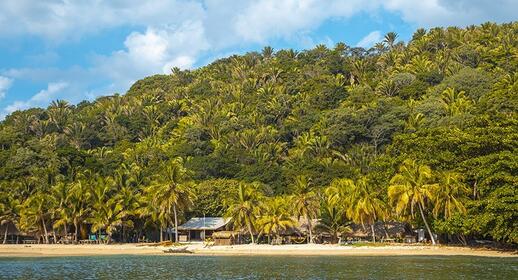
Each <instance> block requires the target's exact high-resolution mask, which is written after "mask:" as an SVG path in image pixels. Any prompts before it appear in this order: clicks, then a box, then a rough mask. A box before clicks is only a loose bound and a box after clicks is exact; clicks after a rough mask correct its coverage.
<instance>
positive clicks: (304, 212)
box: [291, 176, 320, 243]
mask: <svg viewBox="0 0 518 280" xmlns="http://www.w3.org/2000/svg"><path fill="white" fill-rule="evenodd" d="M294 188H295V192H294V194H293V195H292V197H291V199H292V203H293V204H292V205H293V206H294V208H295V213H296V215H297V219H298V220H300V218H301V217H303V218H304V219H305V220H306V223H307V225H308V233H309V239H308V243H313V225H312V219H315V218H316V217H317V216H318V210H319V208H320V201H319V199H318V196H317V193H316V192H314V191H313V189H312V182H311V179H310V178H307V177H306V176H298V177H297V178H295V184H294Z"/></svg>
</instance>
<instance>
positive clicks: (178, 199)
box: [0, 22, 518, 243]
mask: <svg viewBox="0 0 518 280" xmlns="http://www.w3.org/2000/svg"><path fill="white" fill-rule="evenodd" d="M517 32H518V23H516V22H513V23H507V24H500V25H497V24H493V23H485V24H482V25H480V26H471V27H468V28H465V29H460V28H433V29H430V30H428V31H427V30H424V29H419V30H417V31H416V33H415V34H414V36H413V37H412V40H410V41H409V42H407V43H404V42H401V41H399V40H398V35H397V34H396V33H393V32H390V33H388V34H387V35H386V36H385V37H384V38H383V42H379V43H378V44H376V45H375V46H374V47H373V48H372V49H369V50H366V49H363V48H356V47H350V46H347V45H345V44H343V43H338V44H337V45H336V47H334V48H333V49H329V48H327V47H326V46H324V45H319V46H316V47H315V48H314V49H310V50H303V51H295V50H278V51H277V50H274V49H273V48H271V47H265V48H264V49H263V50H262V51H261V52H260V53H258V52H251V53H247V54H244V55H234V56H231V57H228V58H223V59H219V60H217V61H214V62H213V63H211V64H209V65H207V66H204V67H201V68H199V69H195V70H192V71H190V70H189V71H187V70H186V71H181V70H180V69H178V68H174V69H171V70H172V73H171V74H170V75H155V76H151V77H147V78H144V79H142V80H140V81H137V82H136V83H135V84H134V85H133V86H132V87H131V88H130V90H129V91H128V92H127V93H126V94H124V95H119V94H115V95H113V96H106V97H101V98H98V99H97V100H95V101H93V102H86V101H85V102H81V103H79V104H77V105H75V106H74V105H71V104H68V103H67V102H65V101H59V100H56V101H55V102H53V103H52V104H50V105H49V107H48V108H45V109H40V108H32V109H28V110H25V111H17V112H14V113H12V114H10V115H8V116H7V117H6V119H5V120H4V121H2V122H1V123H0V202H1V204H0V211H1V212H0V217H2V219H3V221H8V222H9V223H14V224H15V225H17V226H19V227H21V228H23V229H25V230H27V231H34V232H37V233H39V234H43V232H44V231H45V230H58V231H61V230H63V231H73V232H74V233H75V236H76V238H77V236H78V234H79V233H80V232H81V231H85V230H86V228H88V229H91V228H92V226H93V228H94V229H95V230H97V229H99V230H100V231H101V232H106V233H108V234H109V235H113V237H115V238H116V239H120V240H124V239H126V237H127V235H128V234H127V232H126V231H132V232H133V233H134V234H136V233H139V234H140V232H142V230H143V229H157V228H162V229H165V228H166V227H172V226H173V220H175V219H174V218H173V216H177V217H176V220H177V222H178V221H182V220H184V219H187V218H189V217H191V216H201V215H207V216H209V215H213V216H219V215H227V216H232V217H238V218H239V219H238V221H237V224H236V226H237V228H243V229H245V230H246V231H249V232H250V233H251V234H252V235H253V234H254V233H258V231H259V230H260V229H258V228H257V229H256V228H255V227H256V226H258V225H256V224H255V220H256V218H258V215H259V214H258V213H260V212H261V211H259V210H261V208H262V206H265V205H267V204H263V203H262V200H265V201H266V200H267V201H270V202H272V203H273V204H272V205H274V204H275V203H277V204H280V202H278V201H277V200H276V198H274V197H277V196H282V197H286V196H290V198H291V199H295V200H296V203H295V205H296V206H297V207H296V208H297V211H295V212H297V213H291V214H293V215H294V216H300V217H304V218H305V219H308V220H311V219H310V218H316V217H319V218H320V219H321V221H322V229H323V230H325V231H327V232H328V233H330V234H331V235H332V236H333V238H338V236H339V235H340V234H341V233H343V232H344V231H346V225H347V223H348V220H349V219H353V220H355V221H357V222H358V221H359V222H360V223H361V222H362V221H366V222H365V223H371V222H372V221H374V220H380V219H382V218H381V217H380V215H378V214H379V213H376V215H372V213H374V212H381V211H374V210H372V209H374V208H372V207H363V210H362V211H360V210H357V211H356V212H354V213H353V212H351V211H349V212H350V213H349V214H348V213H347V209H346V207H344V205H342V206H340V205H339V204H336V202H334V203H335V204H332V202H333V201H334V200H333V198H332V197H330V196H328V195H326V194H325V191H324V190H325V189H327V188H326V187H328V186H331V187H333V188H336V187H337V186H336V184H337V183H336V182H342V183H343V182H345V180H350V182H353V183H354V184H353V185H361V186H362V187H361V188H358V190H363V191H359V192H358V193H360V194H362V195H358V196H357V197H356V198H357V199H356V200H355V201H351V203H350V205H356V206H357V205H360V204H361V205H367V204H369V205H371V206H372V205H374V204H376V205H378V206H380V207H375V208H380V209H381V208H382V207H381V205H382V204H383V205H386V206H387V205H388V207H386V209H385V210H386V211H385V212H386V213H385V214H386V215H384V216H386V217H388V218H392V219H396V218H397V219H402V218H403V217H404V218H405V219H408V220H410V221H411V222H412V223H413V224H414V225H420V224H421V223H422V222H423V221H424V220H429V221H430V226H431V227H432V229H433V230H435V231H436V232H439V233H448V234H453V235H459V236H462V238H465V239H466V238H468V239H469V238H481V237H484V238H491V239H494V240H499V241H503V242H511V243H517V242H518V237H517V236H518V233H517V230H516V229H517V228H518V226H517V224H516V221H517V220H518V218H517V217H516V213H517V212H518V211H516V207H517V202H516V200H517V198H516V197H517V194H516V187H515V186H517V185H518V184H517V179H516V178H517V174H516V170H518V168H517V167H516V162H518V160H517V159H516V156H514V155H515V154H518V153H517V147H518V140H517V139H518V120H517V116H516V114H517V112H518V98H517V96H518V74H516V73H517V72H518V71H517V70H518V63H517V61H518V60H517V59H516V57H517V55H518V43H517V42H518V41H517V37H516V34H517ZM179 158H182V160H180V159H179ZM403 162H405V163H404V164H403ZM410 162H412V164H410ZM402 166H403V167H405V166H406V167H408V168H409V170H414V171H416V170H418V171H419V172H417V171H416V172H413V173H412V172H410V171H409V172H406V173H408V174H406V175H404V176H403V173H405V172H404V171H403V170H401V169H400V168H401V167H402ZM410 166H414V167H415V168H413V167H410ZM416 166H421V167H420V168H417V167H416ZM423 166H426V168H424V167H423ZM428 169H429V170H430V172H428ZM398 170H399V172H398ZM424 171H426V172H424ZM410 173H412V174H410ZM425 173H426V174H428V173H430V175H429V176H428V175H426V176H425V175H423V174H425ZM396 174H398V175H401V176H403V177H404V178H406V179H405V180H406V181H405V180H403V179H404V178H403V177H401V176H399V177H398V175H396ZM419 174H421V175H419ZM448 174H449V175H448ZM455 174H457V175H455ZM458 174H462V176H459V175H458ZM395 175H396V177H397V178H399V179H393V180H392V182H391V178H393V177H394V176H395ZM407 175H408V176H407ZM442 175H444V176H442ZM416 176H417V177H416ZM419 176H421V177H422V176H425V177H426V178H424V177H423V178H420V177H419ZM448 176H449V177H448ZM396 177H394V178H396ZM295 178H298V179H297V181H296V182H297V183H294V180H295ZM301 178H306V179H307V182H309V181H310V182H311V184H309V185H311V188H309V189H303V188H302V187H301V186H302V185H304V184H302V181H300V180H302V179H301ZM309 178H311V180H309ZM409 178H414V179H415V178H420V179H423V180H421V181H420V183H419V184H418V185H420V186H418V185H416V184H415V183H411V181H412V180H411V179H409ZM448 178H449V179H448ZM424 179H426V180H424ZM307 182H306V183H307ZM295 185H297V186H295ZM306 185H308V184H306ZM424 185H433V186H434V187H433V188H432V187H430V188H428V187H427V188H422V187H423V186H424ZM389 186H392V187H390V188H389ZM395 186H398V187H395ZM331 189H332V188H331ZM365 190H368V191H365ZM388 190H390V191H388ZM425 190H426V191H425ZM240 192H241V194H242V196H241V197H239V193H240ZM367 194H369V195H371V194H373V195H374V196H373V197H369V196H368V195H367ZM404 195H407V196H409V197H408V199H407V198H404ZM264 197H268V198H264ZM230 198H233V199H234V202H232V203H231V202H230V200H231V199H230ZM245 198H246V199H245ZM410 198H412V199H410ZM362 199H363V200H362ZM43 200H45V201H48V202H49V203H41V201H43ZM260 200H261V201H260ZM377 200H379V202H380V203H377ZM13 201H18V202H19V204H20V205H21V206H20V207H19V208H16V209H14V208H13V207H12V205H13ZM223 201H227V202H226V203H223ZM245 201H248V202H247V203H248V204H246V203H245ZM274 201H277V202H274ZM279 201H280V200H279ZM375 201H376V203H373V202H375ZM341 202H342V204H344V203H345V201H344V200H342V201H341ZM353 202H354V203H353ZM367 202H369V203H367ZM171 203H172V204H175V205H176V206H177V207H176V208H178V209H176V210H177V213H176V215H174V213H173V212H175V211H173V210H174V209H172V208H171V209H170V207H169V206H170V205H171ZM243 203H245V204H246V208H247V210H246V211H245V210H243V209H244V208H239V209H241V210H239V211H238V210H237V208H236V207H235V206H236V205H240V204H243ZM316 204H318V205H320V207H315V205H316ZM272 205H270V207H273V206H272ZM391 205H392V206H391ZM154 206H157V208H154ZM277 206H279V207H280V205H277ZM277 206H275V207H273V208H270V209H269V211H270V210H271V211H270V213H273V214H272V217H274V216H278V212H276V211H277V210H278V209H277ZM413 207H417V208H419V207H421V208H422V209H423V215H422V216H423V217H419V216H418V215H407V214H409V213H408V212H410V214H411V212H413V211H414V210H416V211H417V209H413ZM267 208H268V207H267ZM317 208H318V209H317ZM274 210H275V211H274ZM243 211H244V212H243ZM397 214H401V215H402V216H401V215H399V216H398V215H397ZM374 216H375V217H374ZM3 221H2V222H3ZM3 223H7V222H3ZM272 228H274V227H272ZM275 234H277V233H275V230H273V231H271V235H272V236H273V235H275ZM466 240H467V239H466ZM466 240H465V241H466Z"/></svg>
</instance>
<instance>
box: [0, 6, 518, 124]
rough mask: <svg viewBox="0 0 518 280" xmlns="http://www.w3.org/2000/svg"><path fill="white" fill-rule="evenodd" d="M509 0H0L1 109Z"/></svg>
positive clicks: (478, 18)
mask: <svg viewBox="0 0 518 280" xmlns="http://www.w3.org/2000/svg"><path fill="white" fill-rule="evenodd" d="M517 10H518V1H515V0H492V1H485V0H471V1H470V0H457V1H450V0H420V1H414V0H384V1H382V0H371V1H364V0H341V1H338V0H327V1H324V0H299V1H295V0H285V1H283V0H258V1H248V0H243V1H237V0H236V1H224V0H205V1H201V0H199V1H195V0H193V1H188V0H185V1H181V0H148V1H141V0H111V1H108V0H107V1H103V0H92V1H80V0H77V1H76V0H39V1H35V0H2V1H1V3H0V118H3V117H5V115H7V114H9V113H11V112H13V111H15V110H19V109H26V108H30V107H46V106H47V105H48V104H49V103H50V102H51V101H52V100H56V99H65V100H67V101H69V102H71V103H77V102H79V101H81V100H84V99H88V100H93V99H95V98H96V97H99V96H102V95H110V94H113V93H124V92H125V91H126V90H127V89H128V88H129V86H130V85H131V84H132V83H133V82H134V81H136V80H138V79H140V78H143V77H145V76H148V75H152V74H157V73H168V72H169V69H170V68H171V67H173V66H178V67H180V68H183V69H186V68H191V69H192V68H196V67H200V66H203V65H205V64H207V63H210V62H212V61H213V60H214V59H217V58H220V57H225V56H228V55H230V54H234V53H244V52H247V51H257V50H260V49H262V47H263V46H266V45H269V46H272V47H273V48H274V49H277V50H278V49H282V48H294V49H299V50H301V49H308V48H312V47H313V46H314V45H316V44H326V45H328V46H330V47H332V46H333V45H334V44H336V43H337V42H345V43H347V44H348V45H351V46H363V47H367V48H368V47H370V46H372V45H373V44H374V43H375V42H378V41H380V40H381V39H382V36H383V35H384V34H385V33H387V32H389V31H395V32H397V33H398V34H399V38H400V39H401V40H404V41H408V39H409V38H410V37H411V36H412V33H413V31H414V30H415V29H416V28H419V27H423V28H430V27H435V26H449V25H455V26H466V25H470V24H480V23H483V22H486V21H494V22H499V23H500V22H509V21H513V20H516V19H517V16H515V15H514V12H515V11H517Z"/></svg>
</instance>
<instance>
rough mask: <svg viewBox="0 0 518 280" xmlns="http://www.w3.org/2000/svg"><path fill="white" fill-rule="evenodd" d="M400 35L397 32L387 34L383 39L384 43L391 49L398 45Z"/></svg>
mask: <svg viewBox="0 0 518 280" xmlns="http://www.w3.org/2000/svg"><path fill="white" fill-rule="evenodd" d="M397 37H398V34H397V33H395V32H389V33H387V34H385V37H383V43H386V44H387V45H388V46H389V48H390V49H392V48H393V47H394V44H395V43H396V40H397Z"/></svg>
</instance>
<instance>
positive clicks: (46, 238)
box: [40, 215, 49, 244]
mask: <svg viewBox="0 0 518 280" xmlns="http://www.w3.org/2000/svg"><path fill="white" fill-rule="evenodd" d="M40 217H41V224H42V225H43V233H44V234H45V236H44V237H43V240H45V244H49V237H48V233H47V225H45V218H43V215H41V216H40Z"/></svg>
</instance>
